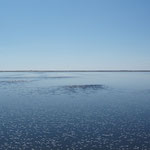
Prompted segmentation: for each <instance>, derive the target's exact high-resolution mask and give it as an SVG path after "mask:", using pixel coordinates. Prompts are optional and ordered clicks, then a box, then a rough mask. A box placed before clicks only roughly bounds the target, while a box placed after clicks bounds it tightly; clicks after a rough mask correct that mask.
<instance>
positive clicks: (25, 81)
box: [0, 80, 33, 85]
mask: <svg viewBox="0 0 150 150" xmlns="http://www.w3.org/2000/svg"><path fill="white" fill-rule="evenodd" d="M32 81H33V80H32ZM32 81H31V80H6V81H0V85H11V84H19V83H27V82H32Z"/></svg>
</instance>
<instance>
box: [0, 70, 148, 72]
mask: <svg viewBox="0 0 150 150" xmlns="http://www.w3.org/2000/svg"><path fill="white" fill-rule="evenodd" d="M0 72H150V70H0Z"/></svg>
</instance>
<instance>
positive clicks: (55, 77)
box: [0, 76, 75, 79]
mask: <svg viewBox="0 0 150 150" xmlns="http://www.w3.org/2000/svg"><path fill="white" fill-rule="evenodd" d="M34 78H39V79H65V78H75V77H73V76H53V77H47V76H41V77H38V76H37V77H36V76H30V77H25V76H23V77H18V76H15V77H0V79H34Z"/></svg>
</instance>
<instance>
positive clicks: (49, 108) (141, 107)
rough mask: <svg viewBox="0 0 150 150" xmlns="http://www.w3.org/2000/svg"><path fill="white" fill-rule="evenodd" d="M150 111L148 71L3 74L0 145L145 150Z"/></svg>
mask: <svg viewBox="0 0 150 150" xmlns="http://www.w3.org/2000/svg"><path fill="white" fill-rule="evenodd" d="M149 116H150V73H148V72H147V73H144V72H139V73H138V72H128V73H127V72H107V73H106V72H103V73H102V72H101V73H100V72H99V73H98V72H85V73H83V72H74V73H71V72H60V73H59V72H49V73H48V72H22V73H18V72H16V73H15V72H14V73H13V72H10V73H8V72H7V73H6V72H3V73H2V72H1V73H0V150H7V149H9V150H11V149H14V150H19V149H21V150H28V149H29V150H31V149H32V150H33V149H34V150H50V149H52V150H55V149H56V150H67V149H68V150H79V149H84V150H104V149H105V150H107V149H108V150H109V149H113V150H123V149H124V150H127V149H131V150H133V149H140V150H144V149H146V150H147V149H150V143H149V141H150V128H149V127H150V117H149Z"/></svg>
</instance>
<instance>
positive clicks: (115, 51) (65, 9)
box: [0, 0, 150, 70]
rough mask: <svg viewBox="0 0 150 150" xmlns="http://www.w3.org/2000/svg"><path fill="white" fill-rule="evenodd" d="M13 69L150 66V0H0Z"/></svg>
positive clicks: (5, 51)
mask: <svg viewBox="0 0 150 150" xmlns="http://www.w3.org/2000/svg"><path fill="white" fill-rule="evenodd" d="M9 69H11V70H13V69H15V70H16V69H17V70H18V69H52V70H53V69H150V0H0V70H9Z"/></svg>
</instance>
